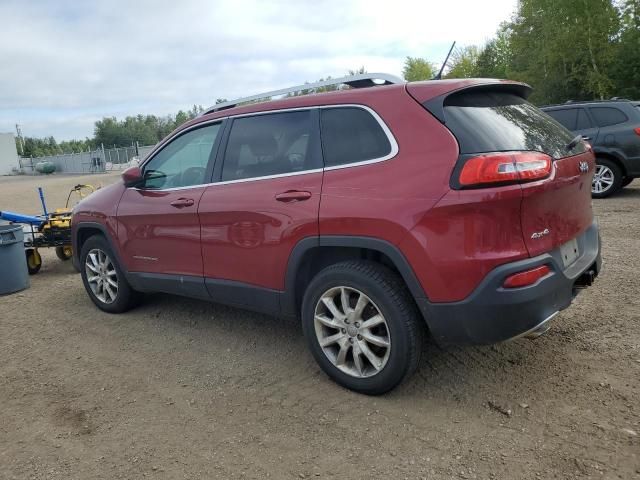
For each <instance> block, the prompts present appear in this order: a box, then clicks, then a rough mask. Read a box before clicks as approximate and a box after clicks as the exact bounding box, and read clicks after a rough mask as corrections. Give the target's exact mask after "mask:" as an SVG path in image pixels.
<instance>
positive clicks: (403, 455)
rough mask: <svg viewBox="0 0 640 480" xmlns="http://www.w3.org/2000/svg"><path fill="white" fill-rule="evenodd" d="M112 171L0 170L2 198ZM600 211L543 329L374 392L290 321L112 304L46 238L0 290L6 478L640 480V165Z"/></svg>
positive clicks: (438, 357) (0, 470)
mask: <svg viewBox="0 0 640 480" xmlns="http://www.w3.org/2000/svg"><path fill="white" fill-rule="evenodd" d="M115 178H117V176H114V175H103V176H94V177H64V176H51V177H48V178H35V179H34V178H27V177H20V178H7V177H0V209H2V208H5V209H8V210H15V211H19V212H24V213H38V211H39V206H38V205H39V204H38V197H37V193H36V190H35V187H36V186H37V185H42V186H43V187H45V191H46V195H47V199H48V201H49V205H50V207H54V206H59V205H63V204H64V201H65V199H66V195H67V192H68V189H69V187H71V186H72V185H74V184H76V183H78V182H87V181H89V182H96V183H103V184H106V183H109V182H112V181H114V180H115ZM594 207H595V211H596V214H597V215H598V218H599V221H600V225H601V229H602V238H603V244H604V260H605V267H604V271H603V273H602V274H601V275H600V277H599V278H598V280H597V282H596V284H595V286H594V287H592V288H591V289H589V290H587V291H585V292H584V293H582V294H581V295H580V296H579V297H578V298H577V299H576V301H575V302H574V304H573V306H572V307H571V308H570V309H568V310H565V311H564V312H562V313H561V314H560V315H558V316H557V317H556V319H555V320H554V324H553V327H552V328H551V330H550V331H549V333H548V334H547V335H545V336H543V337H541V338H539V339H537V340H535V341H529V340H524V339H523V340H517V341H514V342H510V343H503V344H500V345H496V346H493V347H482V348H457V349H456V348H454V349H450V350H441V349H440V348H438V347H437V346H435V345H433V344H432V343H430V342H428V341H427V342H426V343H425V346H424V348H425V354H424V355H423V359H422V362H421V365H420V367H419V370H418V372H417V373H416V375H415V376H414V377H413V378H412V379H411V380H409V381H408V382H406V383H405V384H403V385H402V386H401V387H400V388H398V389H396V390H394V391H393V392H392V393H391V394H388V395H386V396H382V397H377V398H370V397H366V396H361V395H357V394H354V393H352V392H349V391H347V390H344V389H342V388H340V387H338V386H337V385H335V384H334V383H332V382H331V381H330V380H329V379H328V378H326V377H325V376H324V375H323V374H322V373H321V372H320V370H319V368H318V367H317V366H316V365H315V363H314V361H313V359H312V358H311V355H310V354H309V353H308V352H307V349H306V348H305V345H304V341H303V338H302V334H301V330H300V328H299V325H297V324H296V323H294V322H290V321H289V322H288V321H283V320H278V319H274V318H270V317H265V316H261V315H257V314H252V313H247V312H244V311H241V310H237V309H233V308H228V307H224V306H220V305H215V304H209V303H205V302H200V301H195V300H188V299H182V298H177V297H171V296H167V295H150V296H148V297H147V299H146V300H145V302H144V303H143V305H142V306H141V307H139V308H137V309H136V310H134V311H131V312H129V313H127V314H124V315H108V314H105V313H102V312H100V311H98V310H97V309H96V308H95V307H94V306H93V304H92V303H91V302H90V301H89V299H88V297H87V295H86V293H85V292H84V289H83V287H82V283H81V280H80V276H79V275H77V274H75V272H74V270H73V268H72V266H71V264H70V263H69V262H61V261H59V260H58V259H57V258H56V257H55V254H54V252H53V251H45V252H44V253H43V260H44V265H43V267H42V270H41V272H40V273H39V274H38V275H36V276H34V277H31V288H29V289H28V290H25V291H23V292H22V293H19V294H14V295H10V296H6V297H0V406H1V408H0V478H2V479H27V478H29V479H30V478H34V479H65V480H66V479H91V478H105V479H120V478H130V479H134V478H135V479H137V478H157V479H174V478H175V479H181V478H185V479H187V478H188V479H196V478H278V479H279V478H285V479H286V478H295V479H300V478H409V479H419V478H429V479H433V478H435V479H439V478H442V479H449V478H464V479H473V478H482V479H486V478H505V479H506V478H508V479H531V478H621V479H633V478H640V436H639V435H640V402H639V401H638V399H639V398H640V388H639V385H638V380H639V379H640V334H639V332H638V325H639V320H640V296H639V295H638V287H637V272H638V271H639V270H640V255H638V252H639V251H640V216H639V213H638V212H639V211H640V181H636V182H635V184H632V185H631V186H630V187H628V188H626V189H625V190H624V191H623V192H621V193H620V194H619V195H617V196H615V197H613V198H611V199H606V200H595V201H594ZM1 269H2V266H0V274H3V275H4V274H5V273H4V272H2V271H1Z"/></svg>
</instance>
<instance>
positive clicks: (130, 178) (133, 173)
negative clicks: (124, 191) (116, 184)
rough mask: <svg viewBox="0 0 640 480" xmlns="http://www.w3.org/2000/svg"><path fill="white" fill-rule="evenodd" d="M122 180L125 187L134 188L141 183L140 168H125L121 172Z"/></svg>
mask: <svg viewBox="0 0 640 480" xmlns="http://www.w3.org/2000/svg"><path fill="white" fill-rule="evenodd" d="M122 180H123V181H124V186H125V187H135V186H136V185H139V184H140V183H141V182H142V170H140V167H131V168H127V169H126V170H125V171H124V172H122Z"/></svg>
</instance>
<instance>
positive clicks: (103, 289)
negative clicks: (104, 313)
mask: <svg viewBox="0 0 640 480" xmlns="http://www.w3.org/2000/svg"><path fill="white" fill-rule="evenodd" d="M84 268H85V273H86V275H87V283H88V284H89V287H90V288H91V291H92V292H93V295H94V296H95V297H96V298H97V299H98V300H100V301H101V302H102V303H107V304H108V303H113V302H114V301H115V300H116V298H117V296H118V273H117V272H116V267H115V265H114V264H113V262H112V261H111V259H110V258H109V255H107V254H106V253H105V252H104V251H102V250H100V249H99V248H94V249H93V250H90V251H89V253H88V254H87V258H86V259H85V262H84Z"/></svg>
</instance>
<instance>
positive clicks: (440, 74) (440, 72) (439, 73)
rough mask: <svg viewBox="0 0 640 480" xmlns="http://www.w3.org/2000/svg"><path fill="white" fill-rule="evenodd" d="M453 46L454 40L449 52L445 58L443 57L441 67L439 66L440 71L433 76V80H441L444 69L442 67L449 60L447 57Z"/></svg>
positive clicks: (454, 44)
mask: <svg viewBox="0 0 640 480" xmlns="http://www.w3.org/2000/svg"><path fill="white" fill-rule="evenodd" d="M455 46H456V42H455V41H454V42H453V44H452V45H451V48H450V49H449V53H447V58H445V59H444V63H443V64H442V67H440V71H439V72H438V74H437V75H436V76H435V77H433V79H434V80H442V72H443V71H444V67H446V66H447V62H448V61H449V57H450V56H451V52H453V47H455Z"/></svg>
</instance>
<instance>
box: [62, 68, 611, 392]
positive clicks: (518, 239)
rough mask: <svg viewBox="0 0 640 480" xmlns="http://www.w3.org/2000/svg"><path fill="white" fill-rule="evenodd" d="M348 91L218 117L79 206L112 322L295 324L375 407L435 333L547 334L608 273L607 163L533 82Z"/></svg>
mask: <svg viewBox="0 0 640 480" xmlns="http://www.w3.org/2000/svg"><path fill="white" fill-rule="evenodd" d="M375 79H382V80H383V83H384V84H383V85H379V83H380V81H375ZM341 80H343V82H342V83H346V84H349V85H350V86H351V87H352V88H347V89H345V88H342V89H339V90H338V91H334V92H329V93H321V94H313V95H301V96H291V95H289V96H288V98H284V99H279V100H273V101H266V102H262V103H249V104H245V105H242V106H238V105H237V103H240V102H239V101H238V102H227V103H226V104H220V105H217V106H215V107H213V108H211V109H209V110H207V111H206V112H205V113H204V114H203V115H202V116H200V117H198V118H196V119H194V120H192V121H190V122H188V123H186V124H184V125H183V126H181V127H180V128H178V129H177V130H176V131H175V132H173V133H172V134H171V135H169V136H168V137H167V138H166V139H165V140H163V141H162V142H161V143H160V144H158V145H157V147H155V148H154V150H153V151H152V152H151V153H150V154H149V155H148V156H147V158H146V159H145V160H144V161H143V162H142V163H141V165H140V167H134V168H131V169H129V170H127V171H125V172H124V173H123V175H122V177H123V180H122V181H121V182H118V183H116V184H114V185H111V186H109V187H106V188H103V189H101V190H99V191H98V192H96V193H94V194H92V195H91V196H89V197H88V198H86V199H85V200H84V201H82V202H81V203H80V204H79V205H78V206H77V207H76V208H75V210H74V214H73V220H72V229H73V235H72V238H73V251H74V264H75V265H76V268H78V269H79V270H80V271H81V274H82V280H83V283H84V286H85V288H86V290H87V293H88V294H89V297H90V298H91V300H92V301H93V302H94V303H95V304H96V305H97V306H98V308H100V309H102V310H104V311H106V312H114V313H115V312H124V311H125V310H127V309H129V308H131V307H132V306H133V305H135V303H136V301H137V300H138V298H139V297H140V293H141V292H165V293H170V294H177V295H184V296H188V297H192V298H198V299H205V300H211V301H214V302H220V303H225V304H228V305H233V306H237V307H241V308H247V309H251V310H255V311H259V312H263V313H266V314H270V315H281V316H292V317H298V318H300V321H301V322H302V327H303V331H304V335H305V337H306V340H307V341H308V344H309V348H310V350H311V353H312V354H313V356H314V357H315V359H316V361H317V362H318V364H319V365H320V367H321V368H322V369H323V370H324V371H325V372H326V373H327V374H328V375H329V376H330V377H331V378H333V379H334V380H335V381H336V382H338V383H339V384H341V385H343V386H346V387H348V388H350V389H353V390H356V391H358V392H362V393H367V394H380V393H383V392H386V391H388V390H390V389H392V388H393V387H395V386H396V385H397V384H398V383H400V382H401V381H402V380H403V379H404V378H405V377H407V376H409V375H410V374H411V373H412V372H413V371H414V370H415V368H416V366H417V363H418V358H419V355H420V350H421V346H422V344H421V339H422V336H423V334H424V333H426V332H428V333H429V334H430V335H431V336H432V337H433V339H434V340H435V341H436V342H437V343H439V344H444V345H446V344H458V345H460V344H491V343H494V342H500V341H503V340H507V339H511V338H515V337H521V336H526V337H535V336H538V335H540V334H542V333H544V332H545V331H546V330H547V329H548V325H549V321H550V320H551V319H552V318H553V317H554V315H556V314H557V313H558V312H559V311H560V310H562V309H564V308H566V307H568V306H569V305H570V303H571V301H572V299H573V297H574V296H575V295H576V294H577V292H578V291H579V290H580V289H581V288H584V287H587V286H589V285H591V283H592V282H593V279H594V278H595V277H596V275H597V274H598V273H599V271H600V268H601V263H602V262H601V257H600V239H599V233H598V227H597V225H596V224H595V223H594V219H593V213H592V209H591V179H592V176H593V171H594V165H595V164H594V155H593V153H592V151H591V150H590V147H589V146H588V145H587V144H585V143H584V142H582V141H581V139H580V137H578V138H574V136H573V135H572V134H571V133H570V132H569V131H568V130H566V129H565V128H564V127H562V126H561V125H560V124H559V123H557V122H556V121H555V120H553V119H552V118H551V117H549V116H547V115H546V114H544V113H543V112H541V111H540V110H539V109H537V108H536V107H534V106H532V105H531V104H530V103H528V102H527V101H526V97H527V95H528V94H529V92H530V87H529V86H527V85H525V84H522V83H516V82H511V81H500V80H486V79H473V80H470V79H465V80H444V81H428V82H417V83H404V82H401V81H399V80H398V81H396V80H394V79H393V78H392V77H389V76H385V75H383V74H373V75H366V74H365V75H359V76H355V77H348V78H347V79H341ZM325 83H326V82H325ZM311 87H312V86H304V87H303V88H311ZM290 91H291V90H281V91H278V92H271V93H275V94H278V93H279V94H282V93H287V92H290ZM263 96H266V95H263ZM256 98H257V97H256ZM252 99H253V97H249V98H248V99H243V100H245V101H246V100H252Z"/></svg>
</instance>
